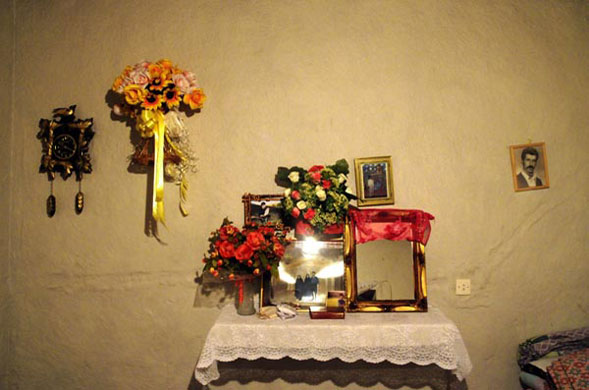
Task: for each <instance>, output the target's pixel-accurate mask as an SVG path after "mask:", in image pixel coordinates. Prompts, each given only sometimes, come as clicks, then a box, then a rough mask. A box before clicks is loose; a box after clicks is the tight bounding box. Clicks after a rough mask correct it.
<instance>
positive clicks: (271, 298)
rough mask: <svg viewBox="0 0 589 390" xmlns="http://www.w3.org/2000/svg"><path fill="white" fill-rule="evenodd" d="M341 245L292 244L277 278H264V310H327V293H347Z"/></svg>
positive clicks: (308, 239) (310, 239) (326, 243)
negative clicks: (281, 306)
mask: <svg viewBox="0 0 589 390" xmlns="http://www.w3.org/2000/svg"><path fill="white" fill-rule="evenodd" d="M343 253H344V250H343V242H342V241H317V240H315V239H314V238H312V237H310V238H307V239H305V240H296V241H293V242H291V243H290V244H289V245H288V246H287V247H286V251H285V253H284V256H283V258H282V260H281V261H280V266H279V267H278V273H279V277H278V278H274V277H272V278H269V277H265V278H264V283H263V284H262V291H261V304H262V306H269V305H277V304H280V303H288V304H290V305H292V306H294V307H296V308H298V309H301V310H304V309H307V308H308V307H309V306H325V302H326V298H327V292H328V291H333V290H344V285H345V278H344V257H343Z"/></svg>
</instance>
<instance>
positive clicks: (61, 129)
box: [37, 105, 94, 217]
mask: <svg viewBox="0 0 589 390" xmlns="http://www.w3.org/2000/svg"><path fill="white" fill-rule="evenodd" d="M75 110H76V106H75V105H73V106H69V107H67V108H56V109H55V110H53V118H52V119H51V120H49V119H41V120H40V121H39V128H40V130H39V133H38V134H37V138H38V139H40V140H41V144H42V148H43V150H42V157H41V166H40V167H39V172H40V173H47V178H48V179H49V181H50V182H51V194H50V195H49V198H47V215H48V216H49V217H52V216H53V215H54V214H55V209H56V201H55V196H54V195H53V180H54V179H55V174H56V173H59V174H60V175H61V177H62V178H63V180H67V179H68V178H69V177H70V176H71V175H72V174H73V173H75V175H76V181H78V183H79V190H78V193H77V194H76V200H75V210H76V214H80V213H81V212H82V210H83V209H84V193H83V192H82V178H83V175H84V173H91V172H92V164H91V163H90V154H89V148H90V141H91V140H92V137H94V131H93V130H92V125H93V121H92V118H89V119H76V118H75V115H74V113H75Z"/></svg>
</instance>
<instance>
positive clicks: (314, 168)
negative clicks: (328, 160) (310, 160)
mask: <svg viewBox="0 0 589 390" xmlns="http://www.w3.org/2000/svg"><path fill="white" fill-rule="evenodd" d="M323 168H324V167H323V165H313V166H312V167H311V168H309V172H318V171H320V170H322V169H323Z"/></svg>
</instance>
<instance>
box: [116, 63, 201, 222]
mask: <svg viewBox="0 0 589 390" xmlns="http://www.w3.org/2000/svg"><path fill="white" fill-rule="evenodd" d="M112 90H113V91H114V92H116V93H118V94H120V95H121V96H122V97H123V98H124V101H122V102H121V103H120V104H115V105H114V107H113V112H114V113H115V114H116V115H121V116H128V117H130V118H131V119H132V120H134V121H135V128H136V130H137V131H138V132H139V134H140V135H141V137H142V139H143V142H141V143H140V145H139V147H138V149H137V150H136V153H135V154H134V155H133V157H132V158H133V161H134V162H136V163H139V164H141V165H148V164H151V163H153V165H154V175H153V176H154V187H153V210H152V214H153V217H154V219H155V220H156V221H159V222H162V223H164V206H163V196H164V186H163V183H164V178H165V179H168V180H171V181H174V182H175V183H176V184H178V185H179V186H180V210H181V211H182V214H183V215H186V214H187V211H186V209H185V207H184V201H185V200H186V191H187V189H188V183H187V181H186V172H187V171H188V170H191V169H194V166H195V157H194V155H193V152H192V150H191V148H190V144H189V142H188V132H187V131H186V127H185V126H184V123H183V120H182V118H181V117H180V115H179V110H180V109H182V110H184V111H187V112H190V111H192V112H194V111H197V110H199V109H200V108H201V107H202V105H203V103H204V101H205V99H206V97H205V95H204V93H203V90H202V89H201V88H200V87H199V86H198V83H197V82H196V77H195V75H194V73H192V72H188V71H185V70H182V69H180V68H178V67H176V66H175V65H174V64H172V63H171V62H170V61H169V60H165V59H162V60H159V61H157V62H153V63H152V62H147V61H143V62H140V63H138V64H135V65H134V66H127V67H126V68H125V69H124V70H123V72H122V73H121V75H119V76H118V77H117V78H116V79H115V81H114V83H113V86H112Z"/></svg>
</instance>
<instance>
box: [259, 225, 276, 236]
mask: <svg viewBox="0 0 589 390" xmlns="http://www.w3.org/2000/svg"><path fill="white" fill-rule="evenodd" d="M258 231H259V232H260V233H261V234H263V235H265V236H273V235H274V229H273V228H271V227H267V226H263V227H261V228H259V229H258Z"/></svg>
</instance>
